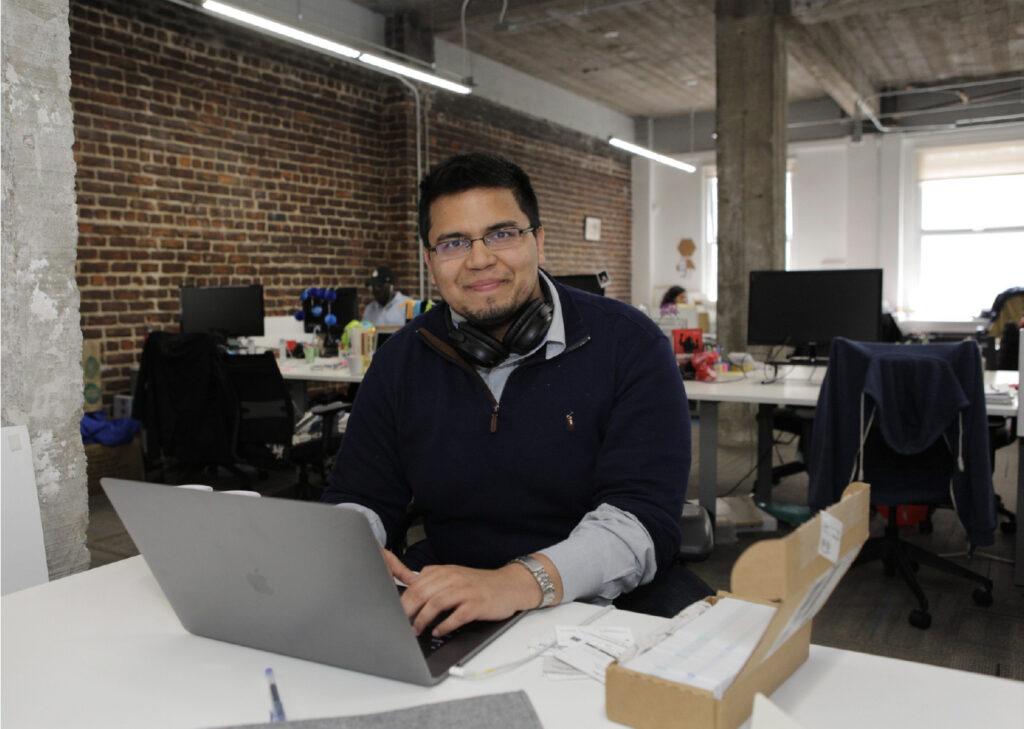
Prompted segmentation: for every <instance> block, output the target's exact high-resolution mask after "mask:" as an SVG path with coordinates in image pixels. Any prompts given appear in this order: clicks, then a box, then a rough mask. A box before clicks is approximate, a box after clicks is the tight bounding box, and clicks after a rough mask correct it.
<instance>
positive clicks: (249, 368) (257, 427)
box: [221, 352, 295, 476]
mask: <svg viewBox="0 0 1024 729" xmlns="http://www.w3.org/2000/svg"><path fill="white" fill-rule="evenodd" d="M221 356H222V359H223V364H224V369H225V371H226V373H227V378H228V383H229V384H230V386H231V388H232V391H233V395H234V398H235V402H236V403H237V407H236V409H235V412H234V416H235V424H234V426H235V427H234V432H235V438H234V442H233V444H232V446H233V447H232V456H233V457H234V458H235V459H236V460H237V461H240V462H243V463H248V464H252V465H254V466H257V468H259V467H261V466H266V465H268V464H270V463H273V462H275V461H276V460H277V458H276V455H275V453H274V450H275V448H274V447H275V446H277V447H278V450H279V451H280V450H283V449H286V448H289V447H291V444H292V436H293V434H294V432H295V407H294V405H292V400H291V395H290V394H289V392H288V387H287V386H286V385H285V382H284V378H282V377H281V370H280V369H279V368H278V366H277V360H276V359H275V357H274V354H273V353H272V352H264V353H262V354H228V353H226V352H225V353H223V354H222V355H221ZM260 475H261V476H265V472H263V471H262V470H261V471H260Z"/></svg>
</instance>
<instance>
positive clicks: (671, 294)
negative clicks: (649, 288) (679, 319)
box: [661, 286, 686, 306]
mask: <svg viewBox="0 0 1024 729" xmlns="http://www.w3.org/2000/svg"><path fill="white" fill-rule="evenodd" d="M685 293H686V289H684V288H683V287H682V286H673V287H672V288H670V289H669V290H668V291H666V292H665V295H664V296H662V297H661V305H662V306H664V305H665V304H674V303H676V297H677V296H679V294H685Z"/></svg>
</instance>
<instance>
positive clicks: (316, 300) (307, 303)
mask: <svg viewBox="0 0 1024 729" xmlns="http://www.w3.org/2000/svg"><path fill="white" fill-rule="evenodd" d="M334 293H335V295H336V298H335V299H334V301H327V300H326V299H325V298H320V297H317V296H308V297H306V298H305V299H303V301H302V313H303V314H304V315H305V318H304V319H303V320H302V327H303V329H304V330H305V331H306V332H312V331H314V330H316V329H317V327H319V331H321V332H326V331H328V330H330V333H331V334H332V335H333V336H334V338H335V339H337V337H339V336H340V335H341V332H342V331H344V330H345V326H346V325H347V324H348V323H349V322H350V321H352V320H353V319H358V318H359V289H357V288H355V287H354V286H349V287H339V288H336V289H334ZM316 307H320V315H319V316H317V315H315V314H314V313H313V309H315V308H316ZM327 314H334V316H335V318H336V319H337V322H336V323H335V324H334V325H333V326H331V327H328V326H327V325H325V324H324V317H325V316H326V315H327Z"/></svg>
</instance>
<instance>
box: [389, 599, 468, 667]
mask: <svg viewBox="0 0 1024 729" xmlns="http://www.w3.org/2000/svg"><path fill="white" fill-rule="evenodd" d="M396 587H397V588H398V594H399V595H401V594H402V593H403V592H405V586H404V585H396ZM451 614H452V611H451V610H445V611H443V612H442V613H440V614H439V615H438V616H437V617H436V618H434V620H433V621H431V623H430V625H428V626H427V627H426V628H424V629H423V632H422V633H420V634H419V635H418V636H417V637H416V640H417V641H419V644H420V650H421V651H423V655H424V656H429V655H430V654H431V653H433V652H434V651H436V650H437V649H438V648H440V647H441V646H443V645H444V644H445V643H447V642H448V641H450V640H451V639H452V638H454V637H455V636H456V635H458V634H459V633H461V632H462V628H461V627H459V628H456V629H455V630H453V631H452V632H450V633H448V634H447V635H442V636H441V637H439V638H435V637H434V636H433V635H431V633H432V632H433V630H434V628H436V627H437V626H438V625H440V624H441V623H442V622H444V619H445V618H447V617H448V616H449V615H451ZM410 622H411V621H410Z"/></svg>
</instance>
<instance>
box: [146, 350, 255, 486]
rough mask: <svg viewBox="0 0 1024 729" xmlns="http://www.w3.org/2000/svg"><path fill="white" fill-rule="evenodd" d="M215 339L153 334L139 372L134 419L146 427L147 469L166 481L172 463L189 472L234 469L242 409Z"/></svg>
mask: <svg viewBox="0 0 1024 729" xmlns="http://www.w3.org/2000/svg"><path fill="white" fill-rule="evenodd" d="M220 344H221V340H220V338H219V337H216V336H214V335H212V334H176V333H171V332H152V333H150V335H149V337H148V338H147V339H146V344H145V346H144V347H143V350H142V360H141V363H140V366H139V377H138V381H137V384H136V390H135V401H134V405H133V410H132V417H134V418H135V419H137V420H139V421H140V422H141V423H142V428H143V445H144V455H145V456H146V461H147V465H152V466H158V467H159V468H160V469H161V474H162V477H163V480H166V473H165V468H166V466H167V465H168V463H169V461H174V462H176V463H180V464H182V465H183V466H184V467H185V468H186V470H187V471H189V472H191V471H197V470H200V469H203V468H208V467H217V466H225V467H229V468H233V467H234V443H235V431H236V428H237V422H236V421H237V418H236V412H237V408H238V404H237V399H236V397H235V394H234V390H233V389H232V388H231V386H230V384H229V382H228V375H227V370H226V369H225V367H224V363H223V359H222V357H221V354H220V349H219V348H220Z"/></svg>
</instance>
